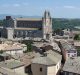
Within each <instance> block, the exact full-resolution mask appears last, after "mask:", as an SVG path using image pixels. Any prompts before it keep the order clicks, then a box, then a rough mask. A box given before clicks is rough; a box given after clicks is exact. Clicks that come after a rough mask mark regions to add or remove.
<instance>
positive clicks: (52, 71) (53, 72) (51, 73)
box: [47, 66, 56, 75]
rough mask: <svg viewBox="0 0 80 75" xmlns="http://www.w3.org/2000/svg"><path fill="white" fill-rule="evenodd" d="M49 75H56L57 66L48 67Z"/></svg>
mask: <svg viewBox="0 0 80 75" xmlns="http://www.w3.org/2000/svg"><path fill="white" fill-rule="evenodd" d="M47 75H56V66H49V67H47Z"/></svg>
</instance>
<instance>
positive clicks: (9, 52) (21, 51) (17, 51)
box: [5, 50, 23, 55]
mask: <svg viewBox="0 0 80 75" xmlns="http://www.w3.org/2000/svg"><path fill="white" fill-rule="evenodd" d="M5 53H8V54H11V55H15V54H17V53H18V54H19V53H20V54H22V53H23V50H16V51H6V52H5Z"/></svg>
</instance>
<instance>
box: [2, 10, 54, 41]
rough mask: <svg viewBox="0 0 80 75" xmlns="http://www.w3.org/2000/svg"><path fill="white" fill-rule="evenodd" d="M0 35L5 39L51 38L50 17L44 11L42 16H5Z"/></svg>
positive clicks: (48, 13)
mask: <svg viewBox="0 0 80 75" xmlns="http://www.w3.org/2000/svg"><path fill="white" fill-rule="evenodd" d="M2 29H3V32H1V34H2V35H1V36H2V37H5V38H7V39H15V38H30V37H31V38H42V39H47V40H49V39H50V38H52V18H51V16H50V12H48V11H45V12H44V15H43V17H42V18H22V17H21V18H15V19H12V18H11V16H6V19H5V20H4V25H3V28H2Z"/></svg>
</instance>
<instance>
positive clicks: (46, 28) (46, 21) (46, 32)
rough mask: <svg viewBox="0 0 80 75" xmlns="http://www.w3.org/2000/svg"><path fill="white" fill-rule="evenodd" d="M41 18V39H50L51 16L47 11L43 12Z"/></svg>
mask: <svg viewBox="0 0 80 75" xmlns="http://www.w3.org/2000/svg"><path fill="white" fill-rule="evenodd" d="M42 19H43V39H46V40H51V38H52V18H51V16H50V12H49V11H45V12H44V17H43V18H42Z"/></svg>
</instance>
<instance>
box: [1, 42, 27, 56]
mask: <svg viewBox="0 0 80 75" xmlns="http://www.w3.org/2000/svg"><path fill="white" fill-rule="evenodd" d="M25 50H27V46H26V45H25V44H21V43H18V42H4V43H2V44H0V51H3V53H7V54H10V55H15V54H22V53H23V51H25Z"/></svg>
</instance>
